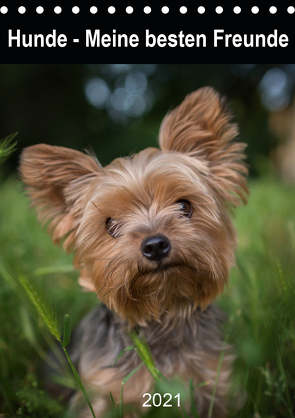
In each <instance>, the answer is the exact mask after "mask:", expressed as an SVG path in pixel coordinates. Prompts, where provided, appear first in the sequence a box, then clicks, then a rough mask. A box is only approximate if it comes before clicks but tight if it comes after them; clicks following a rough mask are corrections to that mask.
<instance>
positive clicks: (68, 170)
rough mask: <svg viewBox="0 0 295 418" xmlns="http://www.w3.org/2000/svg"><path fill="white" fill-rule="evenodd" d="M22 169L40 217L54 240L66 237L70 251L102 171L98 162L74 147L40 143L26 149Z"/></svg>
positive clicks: (30, 195)
mask: <svg viewBox="0 0 295 418" xmlns="http://www.w3.org/2000/svg"><path fill="white" fill-rule="evenodd" d="M19 171H20V175H21V179H22V181H23V182H24V183H25V185H26V186H27V190H28V194H29V197H30V199H31V201H32V205H33V206H35V207H36V208H37V210H38V218H39V220H40V221H42V222H43V223H47V222H50V224H49V228H48V230H49V232H50V233H51V234H52V239H53V241H54V243H59V242H60V240H61V239H63V238H65V237H66V240H65V241H64V247H65V248H66V249H68V250H70V249H71V247H72V245H73V242H74V235H75V230H76V226H77V222H78V221H79V219H80V217H81V214H82V210H83V208H84V206H83V205H84V204H85V201H86V202H87V199H86V196H87V193H89V185H90V184H91V183H92V182H93V180H94V178H96V177H97V174H98V173H99V172H100V171H101V167H100V165H99V163H98V161H96V160H95V158H94V157H91V156H89V155H86V154H83V153H81V152H79V151H75V150H72V149H68V148H64V147H58V146H51V145H46V144H38V145H33V146H31V147H28V148H25V149H24V150H23V152H22V154H21V159H20V167H19Z"/></svg>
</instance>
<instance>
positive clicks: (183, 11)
mask: <svg viewBox="0 0 295 418" xmlns="http://www.w3.org/2000/svg"><path fill="white" fill-rule="evenodd" d="M89 11H90V13H92V14H96V13H97V12H98V8H97V7H96V6H92V7H90V10H89ZM151 11H152V9H151V7H150V6H146V7H144V8H143V12H144V13H145V14H149V13H151ZM187 11H188V10H187V7H186V6H181V7H180V8H179V12H180V13H181V14H186V13H187ZM205 11H206V9H205V7H204V6H199V7H198V8H197V12H198V13H199V14H203V13H205ZM241 11H242V9H241V7H240V6H235V7H234V8H233V12H234V13H235V14H239V13H241ZM18 12H19V13H20V14H24V13H26V8H25V7H24V6H20V7H19V8H18ZM36 12H37V13H38V14H42V13H43V12H44V7H42V6H38V7H37V8H36ZM61 12H62V8H61V7H60V6H56V7H54V13H56V14H60V13H61ZM79 12H80V8H79V7H78V6H74V7H72V13H74V14H78V13H79ZM115 12H116V8H115V7H114V6H110V7H108V13H110V14H114V13H115ZM161 12H162V13H163V14H167V13H169V7H168V6H163V7H162V8H161ZM215 12H216V13H217V14H221V13H223V7H222V6H217V7H216V8H215ZM251 12H252V13H253V14H257V13H259V7H258V6H253V7H252V8H251ZM287 12H288V13H289V14H293V13H295V7H293V6H289V7H288V8H287ZM0 13H2V14H6V13H8V7H7V6H1V7H0ZM126 13H127V14H132V13H133V7H132V6H128V7H126ZM269 13H271V14H275V13H277V8H276V6H271V7H270V8H269Z"/></svg>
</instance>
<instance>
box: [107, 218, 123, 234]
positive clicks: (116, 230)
mask: <svg viewBox="0 0 295 418" xmlns="http://www.w3.org/2000/svg"><path fill="white" fill-rule="evenodd" d="M120 227H121V224H120V223H118V222H117V221H115V220H114V219H112V218H108V219H107V220H106V228H107V231H108V233H109V234H110V235H111V236H112V237H114V238H117V237H119V236H120Z"/></svg>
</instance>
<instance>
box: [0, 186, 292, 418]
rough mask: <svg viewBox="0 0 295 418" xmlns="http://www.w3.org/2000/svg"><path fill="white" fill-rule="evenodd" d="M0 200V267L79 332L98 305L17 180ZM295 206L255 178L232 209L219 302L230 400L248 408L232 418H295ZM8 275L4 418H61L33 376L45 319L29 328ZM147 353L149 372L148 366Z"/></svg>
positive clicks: (0, 405)
mask: <svg viewBox="0 0 295 418" xmlns="http://www.w3.org/2000/svg"><path fill="white" fill-rule="evenodd" d="M0 195H1V199H0V247H1V255H0V261H1V263H2V265H3V266H4V267H5V271H7V272H8V274H9V275H11V276H12V277H15V276H16V275H19V271H20V270H21V272H22V275H23V277H26V278H27V277H35V278H34V280H35V282H36V283H37V285H38V284H40V286H41V288H42V290H43V292H45V293H46V295H47V296H46V297H47V298H48V301H53V302H54V305H55V306H56V312H54V315H55V316H56V317H57V318H58V323H61V322H62V320H61V318H63V316H64V314H65V313H66V312H69V313H70V315H71V318H72V322H73V324H74V325H75V324H76V323H77V322H78V321H79V320H80V319H81V318H82V317H83V315H84V314H86V313H87V312H88V311H89V310H90V307H91V306H95V304H96V303H97V302H96V300H95V296H94V294H92V293H83V292H81V291H80V289H79V287H78V285H77V273H76V272H74V271H73V270H72V267H71V265H72V257H71V256H68V255H66V254H65V253H64V252H63V251H62V250H61V249H60V248H58V247H54V246H53V245H52V243H51V240H50V238H49V237H48V236H47V234H46V231H44V230H42V229H41V228H40V226H39V225H38V224H37V221H36V216H35V214H34V211H33V210H29V209H28V201H27V199H26V198H25V197H24V195H23V192H22V187H21V185H20V184H19V183H18V182H17V181H16V180H15V179H9V180H7V181H6V182H2V183H1V185H0ZM294 208H295V189H294V188H292V187H287V186H284V185H282V184H280V183H279V182H277V181H276V180H274V179H271V178H261V179H259V180H256V181H253V182H252V184H251V196H250V200H249V204H248V206H247V207H245V208H240V209H239V211H237V217H236V219H235V224H236V226H237V229H238V232H239V246H238V249H237V266H236V267H235V268H234V269H233V270H232V273H231V278H230V282H229V286H228V287H227V288H226V289H225V292H224V294H223V295H222V296H221V297H220V298H219V299H218V301H217V303H218V304H219V305H220V306H222V308H223V309H224V310H225V311H226V312H227V313H228V321H227V324H226V326H225V329H224V333H225V336H226V338H227V340H228V341H229V342H231V343H232V344H234V346H235V350H236V354H237V359H236V361H235V365H234V382H233V388H232V393H233V394H235V393H236V391H237V390H238V389H237V388H239V391H240V390H241V389H242V390H243V391H244V393H245V401H244V406H243V407H242V408H241V409H240V411H239V412H238V413H234V412H233V413H232V415H231V416H232V417H235V418H236V417H237V418H246V417H247V418H248V417H255V418H258V417H261V418H270V417H278V418H283V417H290V418H291V417H293V418H294V417H295V409H294V405H295V319H294V318H295V277H294V272H295V260H294V254H295V210H294ZM34 272H35V275H34V274H33V273H34ZM4 276H5V274H3V271H2V272H1V271H0V321H1V327H0V364H1V367H0V413H2V414H6V416H11V417H15V416H28V417H36V418H37V417H38V418H40V417H41V416H42V417H48V418H50V417H58V418H59V417H64V416H65V413H66V409H65V408H64V407H63V406H62V404H61V403H60V402H55V401H52V400H50V399H49V398H48V396H47V395H46V393H44V392H43V390H42V381H41V379H40V377H39V370H40V366H41V363H42V361H43V360H42V356H43V354H44V353H45V352H46V350H47V349H48V343H50V338H51V337H50V333H48V332H47V330H46V329H48V326H47V327H46V321H44V320H43V321H42V320H41V319H40V317H39V319H38V321H37V322H34V321H32V320H31V317H30V316H29V315H27V313H25V312H27V308H26V306H27V305H25V304H24V303H23V302H22V299H19V298H18V297H16V294H15V289H14V287H15V286H14V285H13V282H10V281H8V280H7V278H5V277H4ZM27 285H29V284H27ZM31 302H32V301H31ZM43 319H44V318H43ZM44 323H45V324H44ZM58 332H59V331H58ZM133 343H134V346H135V347H138V342H137V341H133ZM138 354H139V355H140V350H139V351H138ZM145 354H146V355H147V357H146V358H142V360H143V362H144V363H145V364H147V363H148V362H149V361H152V359H149V354H148V353H145ZM122 359H124V357H122ZM150 365H151V367H152V366H153V365H152V363H150ZM151 370H152V368H151ZM154 372H156V371H155V370H154ZM156 373H157V372H156ZM188 383H189V382H188ZM204 384H206V382H204ZM173 385H174V389H173V388H171V387H170V386H169V388H168V389H167V382H165V381H164V380H163V379H161V378H159V379H158V383H157V391H160V392H161V391H162V392H163V393H164V392H165V391H166V392H167V391H168V390H170V391H173V390H176V391H178V392H179V391H182V393H184V389H183V387H182V386H181V384H180V383H179V382H176V383H175V382H174V383H173ZM40 393H41V394H42V395H40ZM123 396H124V392H123ZM183 396H184V395H183ZM167 409H168V408H167ZM167 409H166V410H165V408H161V407H159V408H152V410H151V411H149V413H148V416H151V417H154V418H158V417H159V418H160V417H161V418H164V417H166V416H167V417H169V418H170V417H172V416H174V415H175V416H178V413H177V412H176V411H174V412H173V411H171V410H170V409H169V410H167Z"/></svg>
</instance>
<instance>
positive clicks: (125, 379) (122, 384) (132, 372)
mask: <svg viewBox="0 0 295 418" xmlns="http://www.w3.org/2000/svg"><path fill="white" fill-rule="evenodd" d="M143 365H144V362H142V363H141V364H140V365H139V366H137V367H136V368H135V369H134V370H132V371H131V372H130V373H129V374H128V375H127V376H126V377H125V378H124V379H123V380H122V383H121V394H120V405H119V417H120V418H123V388H124V385H125V383H126V382H127V381H128V379H130V377H131V376H133V375H134V373H136V372H137V370H139V369H140V368H141V366H143Z"/></svg>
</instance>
